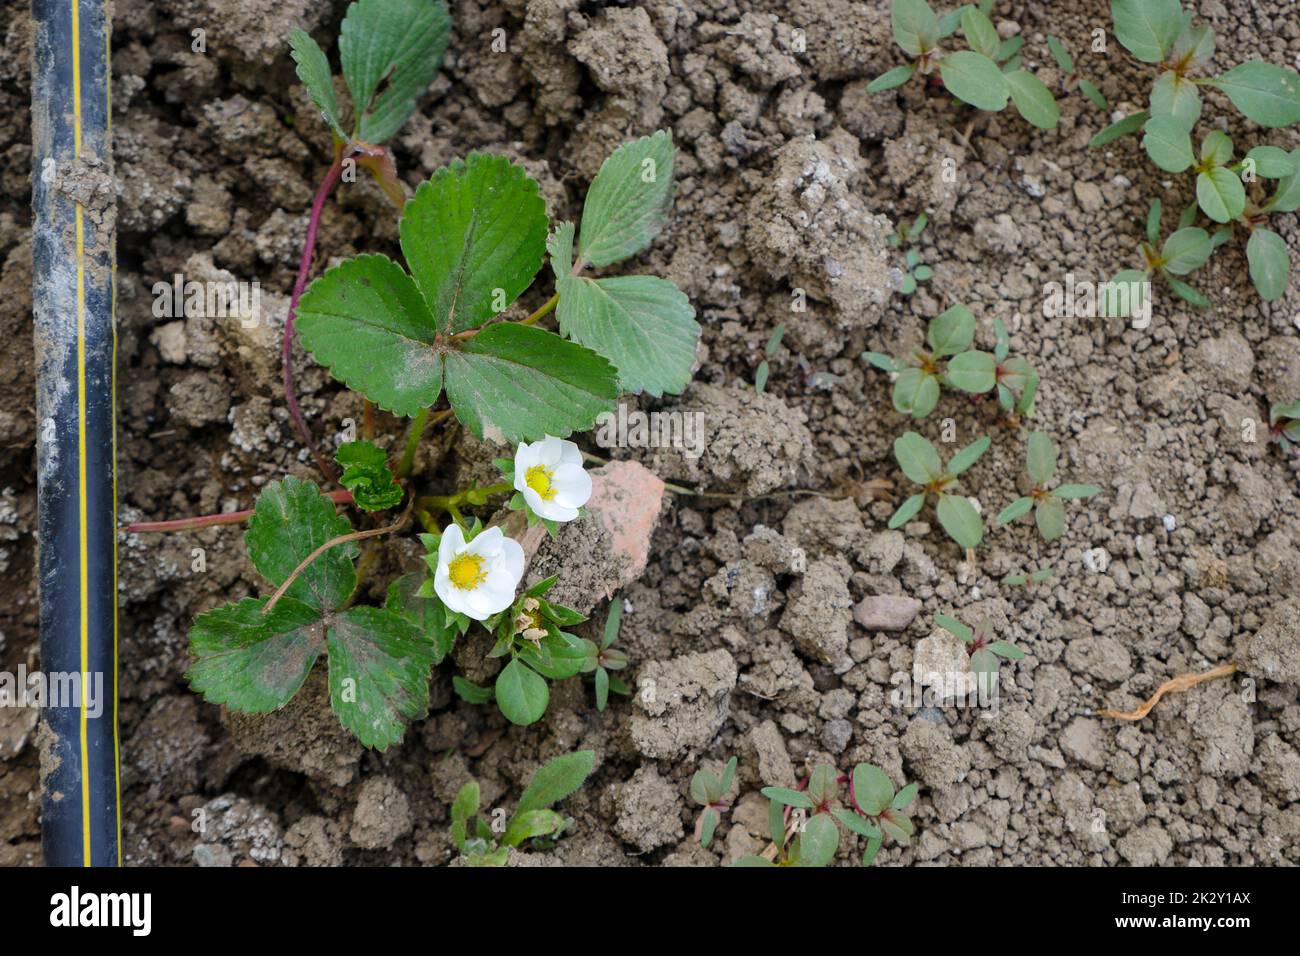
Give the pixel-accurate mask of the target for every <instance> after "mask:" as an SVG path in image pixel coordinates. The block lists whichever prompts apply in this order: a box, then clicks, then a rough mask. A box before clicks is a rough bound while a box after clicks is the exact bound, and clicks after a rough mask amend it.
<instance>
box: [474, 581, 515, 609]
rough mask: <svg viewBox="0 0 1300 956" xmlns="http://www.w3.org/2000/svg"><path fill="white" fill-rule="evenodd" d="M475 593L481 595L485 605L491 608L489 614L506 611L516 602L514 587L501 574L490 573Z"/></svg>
mask: <svg viewBox="0 0 1300 956" xmlns="http://www.w3.org/2000/svg"><path fill="white" fill-rule="evenodd" d="M474 593H475V595H477V596H481V600H482V602H483V606H484V607H489V608H491V610H490V611H488V614H496V613H497V612H498V611H504V610H505V609H506V608H508V607H509V606H510V605H512V604H514V603H515V589H514V587H513V586H511V585H510V582H509V581H507V580H506V579H505V577H504V576H503V575H500V574H498V575H489V576H488V579H487V580H486V581H484V582H483V584H482V585H481V586H480V587H479V588H478V590H476V591H475V592H474Z"/></svg>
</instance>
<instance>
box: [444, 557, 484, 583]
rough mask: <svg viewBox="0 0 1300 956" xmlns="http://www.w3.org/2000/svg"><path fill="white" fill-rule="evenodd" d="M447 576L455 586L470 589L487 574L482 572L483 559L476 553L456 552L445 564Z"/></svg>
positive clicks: (481, 581)
mask: <svg viewBox="0 0 1300 956" xmlns="http://www.w3.org/2000/svg"><path fill="white" fill-rule="evenodd" d="M447 576H448V577H449V578H451V583H452V584H454V585H456V587H458V588H460V589H462V590H465V591H472V590H474V589H475V588H476V587H478V586H479V585H480V584H482V583H483V579H484V578H486V577H487V575H486V574H485V573H484V572H483V559H482V558H480V557H479V556H478V555H477V554H458V555H456V557H454V558H452V559H451V562H450V563H449V564H448V565H447Z"/></svg>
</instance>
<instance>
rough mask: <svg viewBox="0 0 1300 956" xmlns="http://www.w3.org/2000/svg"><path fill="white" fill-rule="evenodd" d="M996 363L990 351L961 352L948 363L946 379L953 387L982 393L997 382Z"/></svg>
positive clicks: (973, 392) (977, 393)
mask: <svg viewBox="0 0 1300 956" xmlns="http://www.w3.org/2000/svg"><path fill="white" fill-rule="evenodd" d="M997 365H998V363H997V359H995V358H994V357H993V355H992V353H989V352H980V351H974V350H972V351H969V352H962V353H961V354H959V355H955V356H953V358H952V361H950V362H949V363H948V373H947V376H946V380H947V382H948V384H949V385H951V386H952V387H953V388H958V389H961V390H962V391H963V392H970V393H971V394H973V395H982V394H984V393H985V392H987V391H990V390H991V389H992V388H993V386H994V385H996V384H997Z"/></svg>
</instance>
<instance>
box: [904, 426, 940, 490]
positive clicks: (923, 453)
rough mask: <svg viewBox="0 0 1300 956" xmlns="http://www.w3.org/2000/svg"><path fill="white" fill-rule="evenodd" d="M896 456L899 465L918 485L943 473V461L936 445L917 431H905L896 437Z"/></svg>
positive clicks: (926, 483)
mask: <svg viewBox="0 0 1300 956" xmlns="http://www.w3.org/2000/svg"><path fill="white" fill-rule="evenodd" d="M894 458H895V459H897V460H898V467H899V468H901V469H903V474H905V475H907V477H908V478H910V479H911V480H912V481H914V482H916V483H917V484H918V485H928V484H929V483H930V482H932V481H934V480H935V479H936V478H939V477H940V476H941V475H943V462H942V461H940V460H939V453H938V452H937V451H935V449H934V446H933V445H932V444H930V442H929V441H928V440H927V439H925V438H924V437H923V436H921V435H918V434H917V433H916V432H904V433H903V434H902V435H900V436H899V437H898V438H896V439H894Z"/></svg>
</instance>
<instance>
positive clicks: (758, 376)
mask: <svg viewBox="0 0 1300 956" xmlns="http://www.w3.org/2000/svg"><path fill="white" fill-rule="evenodd" d="M784 336H785V323H784V322H782V323H780V324H779V325H777V327H776V328H774V329H773V330H772V334H771V335H769V336H768V337H767V344H766V345H764V346H763V360H762V361H761V362H759V363H758V371H757V372H755V373H754V391H756V392H761V391H762V390H763V389H765V388H766V387H767V376H768V373H769V372H771V370H772V369H771V366H769V365H768V362H769V361H770V360H771V359H773V358H775V357H776V350H777V349H779V348H780V347H781V339H782V338H783V337H784Z"/></svg>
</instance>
